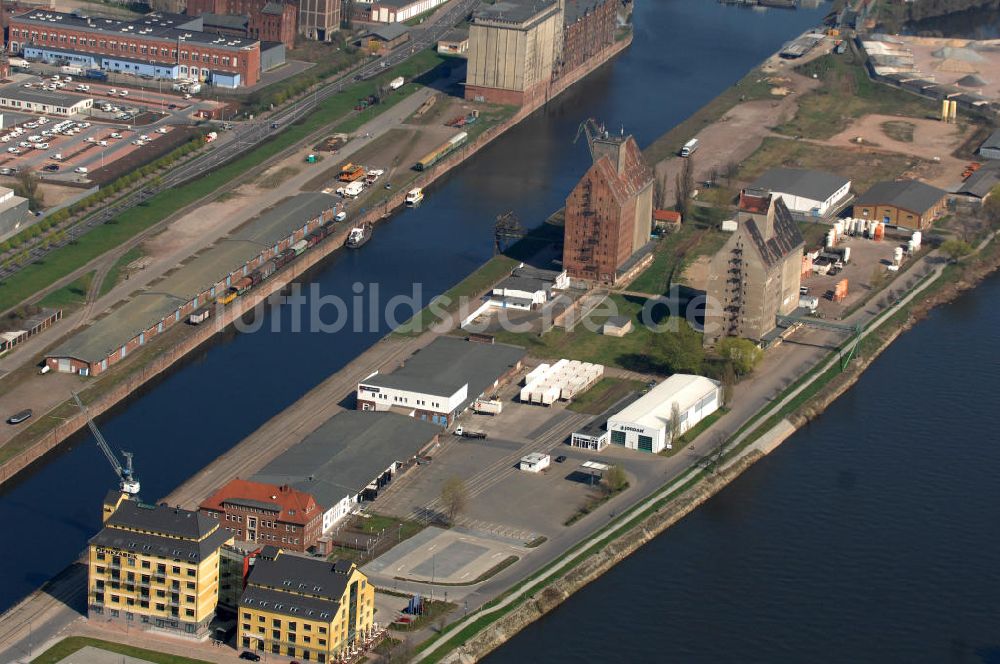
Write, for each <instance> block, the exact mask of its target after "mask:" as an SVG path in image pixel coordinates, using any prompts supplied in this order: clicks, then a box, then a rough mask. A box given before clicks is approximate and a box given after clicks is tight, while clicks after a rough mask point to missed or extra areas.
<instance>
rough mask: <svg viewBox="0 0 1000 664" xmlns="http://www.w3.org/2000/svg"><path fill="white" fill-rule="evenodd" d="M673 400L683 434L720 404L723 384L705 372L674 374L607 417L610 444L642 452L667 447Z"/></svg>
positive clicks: (655, 450) (668, 447) (669, 445)
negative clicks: (695, 374) (700, 374)
mask: <svg viewBox="0 0 1000 664" xmlns="http://www.w3.org/2000/svg"><path fill="white" fill-rule="evenodd" d="M674 404H676V405H677V410H678V415H679V417H680V424H679V426H678V430H679V433H680V434H683V433H684V432H686V431H687V430H688V429H690V428H691V427H693V426H694V425H696V424H697V423H698V422H700V421H702V420H703V419H705V418H706V417H708V416H709V415H711V414H712V413H714V412H715V411H716V410H718V409H719V406H720V405H722V387H721V384H720V383H719V382H718V381H715V380H712V379H710V378H705V377H704V376H694V375H691V374H674V375H673V376H671V377H670V378H668V379H666V380H665V381H663V382H662V383H660V384H659V385H657V386H656V387H654V388H653V389H652V390H650V391H649V392H647V393H646V394H644V395H643V396H642V398H640V399H638V400H636V401H634V402H632V403H631V404H629V405H628V406H626V407H625V409H624V410H622V411H620V412H619V413H617V414H616V415H613V416H611V417H610V418H609V419H608V436H609V439H610V441H611V444H612V445H619V446H622V447H627V448H628V449H632V450H640V451H642V452H653V453H654V454H655V453H657V452H661V451H663V450H665V449H670V448H671V446H672V442H673V441H671V424H670V420H671V418H672V417H673V410H674Z"/></svg>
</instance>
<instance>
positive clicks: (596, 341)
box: [496, 295, 705, 375]
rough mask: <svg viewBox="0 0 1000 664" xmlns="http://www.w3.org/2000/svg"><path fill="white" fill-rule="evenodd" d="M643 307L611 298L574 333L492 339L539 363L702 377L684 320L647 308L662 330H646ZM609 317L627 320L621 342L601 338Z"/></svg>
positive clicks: (698, 349)
mask: <svg viewBox="0 0 1000 664" xmlns="http://www.w3.org/2000/svg"><path fill="white" fill-rule="evenodd" d="M645 304H646V300H645V299H643V298H638V297H630V296H624V295H612V296H611V297H610V298H608V300H606V301H605V303H603V304H602V305H600V306H599V307H597V308H596V309H595V310H594V311H592V312H591V313H590V314H589V315H588V316H587V317H586V318H585V319H584V320H583V321H581V322H580V323H579V324H578V325H577V326H576V327H575V328H574V330H573V331H572V332H567V331H566V330H564V329H563V328H558V327H557V328H553V329H551V330H550V331H548V332H546V333H545V335H544V336H542V337H539V336H538V335H537V334H532V333H528V334H519V333H514V332H508V331H500V332H497V333H496V339H497V341H502V342H506V343H511V344H517V345H521V346H525V347H527V349H528V353H529V354H531V355H533V356H535V357H540V358H546V359H559V358H567V359H572V360H581V361H585V362H596V363H599V364H604V365H606V366H615V367H620V368H622V369H627V370H631V371H638V372H640V373H650V374H657V375H668V374H672V373H677V372H683V373H700V372H701V370H702V367H703V364H704V361H705V353H704V350H703V349H702V345H701V335H700V334H699V333H697V332H695V331H694V330H693V329H692V328H691V327H690V326H689V325H688V324H687V322H686V321H684V320H680V319H664V318H663V316H664V312H663V311H661V307H660V306H657V307H651V308H650V311H649V312H648V313H649V316H648V318H649V319H650V320H649V322H650V324H651V325H652V326H654V327H655V326H660V327H661V328H664V329H662V330H661V331H657V330H656V329H654V327H647V325H645V324H644V323H643V320H642V318H643V315H642V312H643V306H644V305H645ZM613 315H618V316H626V317H629V318H631V319H632V325H633V330H632V332H630V333H628V334H626V335H625V336H624V337H621V338H619V337H606V336H604V335H602V334H601V333H600V329H601V326H602V325H603V324H604V322H605V321H607V319H608V318H610V317H611V316H613ZM590 330H597V331H596V332H591V331H590Z"/></svg>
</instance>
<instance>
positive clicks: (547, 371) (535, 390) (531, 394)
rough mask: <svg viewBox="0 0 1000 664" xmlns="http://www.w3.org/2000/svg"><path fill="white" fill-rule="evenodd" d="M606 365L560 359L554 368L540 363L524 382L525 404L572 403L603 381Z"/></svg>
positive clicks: (523, 399)
mask: <svg viewBox="0 0 1000 664" xmlns="http://www.w3.org/2000/svg"><path fill="white" fill-rule="evenodd" d="M603 375H604V365H602V364H593V363H591V362H581V361H579V360H565V359H563V360H559V361H558V362H556V363H555V364H553V365H548V364H540V365H538V367H537V368H535V369H533V370H532V371H531V372H529V373H528V375H527V376H526V377H525V380H524V387H522V388H521V402H522V403H537V404H543V405H546V406H551V405H552V404H553V403H555V402H556V401H557V400H559V399H562V400H564V401H569V400H570V399H573V398H574V397H576V395H578V394H580V393H581V392H585V391H586V390H587V389H588V388H590V386H592V385H593V384H594V383H596V382H597V381H598V380H600V378H601V376H603Z"/></svg>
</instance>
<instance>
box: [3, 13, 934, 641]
mask: <svg viewBox="0 0 1000 664" xmlns="http://www.w3.org/2000/svg"><path fill="white" fill-rule="evenodd" d="M637 5H638V7H637V9H636V17H635V22H636V25H637V29H636V36H635V42H634V44H633V45H632V47H631V48H630V49H629V50H628V51H627V52H626V53H624V54H623V55H622V56H621V57H619V58H618V59H616V60H615V61H614V62H613V63H611V64H609V65H608V66H605V67H603V68H602V69H601V70H599V71H598V72H595V73H594V74H593V75H591V76H590V77H588V78H587V79H586V81H584V82H582V83H581V84H578V85H577V86H575V87H574V88H573V89H572V90H570V91H568V92H567V93H566V94H564V95H562V96H561V97H559V99H558V100H556V101H555V102H554V103H552V104H550V105H549V106H548V107H547V108H546V109H544V110H543V111H541V112H539V113H536V114H535V115H534V116H532V117H531V118H529V119H528V120H526V121H525V122H523V123H522V124H521V125H520V126H518V127H517V128H516V129H515V130H513V131H511V132H510V133H509V134H508V135H506V136H504V137H503V138H502V139H500V140H499V141H497V142H496V143H495V144H493V145H492V146H490V147H488V148H487V149H485V150H483V151H482V152H480V154H479V155H477V156H476V157H474V158H473V159H471V160H470V161H469V162H468V163H466V164H465V165H464V166H462V167H461V168H459V169H457V170H456V171H454V172H453V173H452V174H451V175H450V176H448V177H447V178H445V179H444V180H442V181H441V182H439V183H438V184H437V185H435V186H434V187H432V188H430V190H429V191H428V197H427V199H426V201H425V202H424V204H423V205H422V206H421V207H420V208H419V209H417V210H407V211H405V212H403V213H402V214H399V215H398V216H396V217H395V218H394V219H393V220H391V221H390V222H389V223H387V224H384V225H381V226H379V227H378V229H377V230H376V233H375V237H374V238H373V239H372V241H370V242H369V243H368V244H367V245H365V246H364V247H363V248H362V249H361V250H360V251H357V252H352V253H341V254H340V255H337V256H334V257H332V258H331V259H330V260H328V261H326V262H325V263H324V264H323V265H322V266H320V267H319V268H318V269H317V270H315V271H314V272H313V273H312V275H311V280H312V281H313V283H315V284H317V285H318V288H319V289H320V292H321V293H322V294H323V295H340V296H342V297H344V298H345V299H349V298H350V297H351V296H352V295H353V294H354V291H353V290H352V287H353V285H354V284H355V283H356V282H360V283H363V284H366V285H367V284H370V283H373V282H377V283H378V285H379V293H380V298H381V300H382V301H385V300H387V299H388V298H389V297H392V296H393V295H398V294H404V293H411V292H412V291H413V288H414V284H419V285H420V287H421V290H420V298H419V299H420V300H421V302H423V301H425V300H427V299H428V298H430V297H431V296H433V295H435V294H437V293H440V292H442V291H444V290H445V289H447V288H448V287H450V286H451V285H453V284H454V283H456V282H458V281H459V280H461V278H462V277H463V276H465V275H466V274H468V273H469V272H471V271H473V270H474V269H475V268H476V267H477V266H479V265H480V264H482V263H483V262H484V261H485V260H486V259H488V258H489V257H490V255H491V254H492V225H493V220H494V217H495V216H496V215H497V214H499V213H502V212H504V211H506V210H509V209H514V210H515V211H516V212H517V214H518V215H519V217H520V219H521V220H522V223H524V224H525V225H527V226H532V225H537V224H538V223H540V222H541V221H542V220H543V219H544V218H545V217H547V216H548V215H549V214H550V213H551V212H552V211H554V210H556V209H558V208H559V207H560V206H561V205H562V204H563V201H564V199H565V196H566V194H567V193H568V192H569V190H570V189H571V188H572V186H573V185H574V184H575V182H576V180H577V179H578V178H579V177H580V175H581V174H582V173H583V172H584V171H585V170H586V168H587V166H588V163H589V155H588V154H587V149H586V146H585V145H584V144H583V143H582V142H581V143H578V144H576V145H573V144H572V139H573V136H574V134H575V133H576V130H577V127H578V126H579V124H580V123H581V122H582V121H583V120H585V119H586V118H588V117H594V118H598V119H600V120H602V121H604V122H606V123H607V124H608V125H609V126H611V127H618V126H620V125H624V127H625V129H626V130H627V131H630V132H632V133H634V134H635V135H636V137H637V139H638V140H639V142H640V144H642V145H646V144H648V143H650V142H651V141H652V140H653V139H655V138H656V137H658V136H659V135H661V134H663V133H664V132H666V131H667V130H669V129H670V128H671V127H672V126H674V125H676V124H677V123H678V122H680V121H681V120H683V119H684V118H685V117H687V116H689V115H690V114H691V113H692V112H694V111H695V110H697V109H698V108H699V107H700V106H702V105H703V104H705V103H706V102H707V101H709V100H710V99H711V98H712V97H714V96H715V95H717V94H718V93H719V92H721V91H722V90H724V89H725V88H726V87H727V86H729V85H732V84H733V83H734V82H735V81H737V80H738V79H739V78H740V77H741V76H742V75H743V74H744V73H745V72H746V71H747V70H748V69H749V68H750V67H751V66H753V65H754V64H755V63H757V62H759V61H761V60H762V59H764V58H765V57H766V56H767V55H769V54H770V53H773V52H774V51H775V50H777V49H778V47H780V45H781V44H782V43H783V42H785V41H787V40H788V39H790V38H792V37H794V36H796V35H797V34H799V33H800V32H801V31H802V30H804V29H806V28H808V27H811V26H813V25H816V24H817V23H818V22H819V20H820V18H821V17H822V15H823V13H824V12H825V9H826V5H821V7H820V9H817V10H809V11H768V12H761V13H758V12H751V11H744V10H740V9H736V8H731V7H725V6H722V5H720V4H718V3H716V2H714V0H638V2H637ZM366 289H367V286H366ZM267 315H268V317H269V320H268V321H267V323H268V324H267V325H265V326H264V329H263V330H262V331H259V332H256V333H252V334H251V333H248V334H239V333H235V332H230V333H228V334H225V335H222V336H220V337H219V338H218V339H217V340H215V341H213V342H212V343H210V344H207V345H205V346H204V347H202V349H201V350H199V351H198V352H196V353H193V354H192V355H190V356H189V357H188V358H187V359H186V360H184V361H183V362H181V363H179V364H178V365H177V366H176V367H175V368H174V369H173V370H172V371H170V372H169V373H168V374H167V375H166V376H164V377H162V378H161V379H159V380H157V381H156V382H155V383H153V384H150V385H148V386H147V387H145V388H144V389H142V390H140V391H138V392H137V393H136V394H134V395H132V396H131V397H130V398H129V399H128V400H127V401H126V402H123V403H122V404H121V405H119V406H118V407H116V408H115V409H113V410H112V411H110V412H109V413H107V414H105V415H104V416H102V417H101V418H99V421H98V424H99V425H100V427H101V429H102V431H103V432H104V435H105V437H106V438H107V439H108V440H109V441H111V442H112V444H113V445H115V446H116V447H119V448H121V449H126V450H130V451H133V452H134V453H135V460H136V468H137V474H138V476H139V478H140V479H141V481H142V486H143V495H144V497H145V498H146V499H147V500H156V499H157V498H158V497H160V496H165V495H166V494H168V493H169V492H170V491H171V490H172V489H173V488H174V487H176V486H177V485H179V484H180V483H182V482H183V481H184V480H185V478H187V477H189V476H191V475H192V474H194V473H195V472H197V471H198V470H199V469H200V468H202V467H203V466H205V465H206V464H208V463H209V462H210V461H212V460H213V459H214V458H215V457H217V456H218V455H219V454H221V453H222V452H224V451H226V450H228V449H229V448H230V447H232V446H233V445H235V444H236V443H238V442H239V441H240V440H241V439H243V438H244V437H245V436H246V435H248V434H249V433H251V432H252V431H254V430H255V429H256V428H257V427H259V426H260V425H261V424H263V423H264V422H266V421H267V420H268V419H270V418H271V417H272V416H273V415H275V414H277V413H278V412H280V411H281V410H282V409H284V408H285V407H286V406H288V405H289V404H291V403H293V402H294V401H295V400H296V399H298V398H299V397H300V396H302V395H303V394H304V393H305V392H307V391H308V390H309V389H310V388H312V387H314V386H315V385H316V384H318V383H319V382H320V381H322V380H323V379H324V378H326V377H327V376H329V375H330V374H331V373H333V372H335V371H337V370H338V369H340V368H341V367H342V366H344V365H345V364H346V363H347V362H348V361H349V360H350V359H351V358H353V357H355V356H356V355H357V354H358V353H360V352H361V351H363V350H364V349H366V348H367V347H369V346H371V345H372V344H373V343H375V342H376V341H377V340H378V338H380V337H381V336H382V335H383V334H384V333H385V331H386V330H385V329H384V328H383V329H379V330H367V331H364V332H360V333H354V332H350V331H346V332H340V333H336V334H329V333H321V332H312V333H310V332H292V331H289V322H290V314H289V311H288V310H287V308H282V309H275V310H272V311H270V312H268V314H267ZM403 318H405V316H403ZM272 319H274V320H273V321H272ZM274 321H276V322H278V323H280V325H279V326H278V327H280V330H279V331H272V325H271V323H272V322H274ZM857 429H858V430H860V429H861V425H860V424H858V425H857ZM896 461H897V462H899V465H900V466H901V467H905V464H906V461H907V456H902V457H899V458H897V459H896ZM114 480H115V478H114V476H113V474H112V472H111V469H110V468H109V467H108V466H107V464H106V461H105V459H104V458H103V456H102V455H101V454H100V452H99V451H98V450H97V448H96V446H95V445H94V442H93V441H92V440H91V438H90V436H89V434H87V433H85V432H81V433H79V434H77V435H76V436H74V437H72V438H71V439H70V440H69V441H68V442H67V444H66V445H64V446H62V447H61V448H60V449H59V450H57V451H55V452H54V453H53V454H51V455H49V456H48V457H47V458H45V459H44V460H42V461H41V462H40V463H38V464H36V466H35V467H33V468H32V469H30V470H29V471H28V472H25V473H24V474H23V475H22V476H21V477H20V478H19V479H18V480H17V481H15V482H12V483H8V484H7V485H5V486H3V487H2V489H0V523H2V524H3V532H4V534H5V535H6V536H7V541H6V544H7V545H6V546H3V547H0V610H2V609H4V608H7V607H9V606H10V605H11V604H13V603H14V602H16V601H17V600H18V599H19V598H21V597H23V596H24V595H26V594H27V593H29V592H30V591H31V590H33V589H34V588H36V587H38V585H40V584H41V583H42V582H44V581H45V580H46V579H48V578H50V577H51V576H52V575H53V574H55V573H57V572H58V571H59V570H61V569H62V568H63V567H65V566H66V565H67V564H68V563H69V562H70V561H71V560H73V559H74V558H75V557H76V556H77V554H78V553H79V552H80V551H81V550H82V549H83V548H84V546H85V545H86V542H87V539H88V538H89V537H90V536H92V535H93V534H94V533H95V532H96V531H97V529H98V528H99V525H100V501H101V499H102V497H103V495H104V493H105V492H106V491H107V490H108V489H110V488H113V487H114V486H115V481H114ZM745 525H746V524H743V523H742V522H741V520H740V519H734V521H733V524H732V528H733V529H734V530H737V529H739V528H740V527H741V526H745ZM800 532H801V530H800ZM15 542H16V543H17V545H16V546H14V545H13V544H14V543H15ZM926 546H927V543H926V542H921V543H920V545H919V548H923V547H926ZM700 555H705V554H700ZM676 565H677V562H676V561H671V562H669V563H667V564H666V565H664V564H662V563H655V564H653V565H652V567H651V568H650V570H651V571H655V570H657V569H668V570H675V569H676ZM668 576H672V575H668ZM897 590H898V589H897V588H893V592H896V591H897ZM616 603H617V605H618V607H617V608H618V611H617V612H616V613H617V614H618V615H619V616H621V617H622V619H624V618H625V613H624V612H623V611H622V609H623V608H627V607H628V604H630V602H629V603H622V602H621V601H620V598H619V600H618V601H617V602H616ZM942 610H943V611H944V610H945V609H944V607H942ZM601 613H602V614H607V613H608V612H607V611H606V610H604V611H601ZM678 617H679V616H672V617H667V616H661V615H658V616H657V620H656V622H657V623H669V622H671V621H672V620H675V619H677V618H678ZM601 622H602V624H603V625H604V626H607V624H606V621H604V620H602V621H601Z"/></svg>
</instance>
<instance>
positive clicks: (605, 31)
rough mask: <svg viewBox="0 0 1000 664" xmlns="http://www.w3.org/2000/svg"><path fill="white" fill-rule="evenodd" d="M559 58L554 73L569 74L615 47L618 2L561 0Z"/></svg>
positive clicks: (619, 3)
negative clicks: (561, 46)
mask: <svg viewBox="0 0 1000 664" xmlns="http://www.w3.org/2000/svg"><path fill="white" fill-rule="evenodd" d="M564 2H565V5H564V11H565V18H564V19H563V24H564V25H563V48H562V57H561V58H560V60H559V62H558V63H557V67H556V73H557V75H560V74H562V73H564V72H569V71H573V70H574V69H576V68H577V67H579V66H580V65H582V64H583V63H584V62H586V61H587V60H588V59H589V58H591V57H593V56H595V55H597V54H598V53H600V52H601V51H602V50H604V49H605V48H607V47H608V46H611V45H612V44H614V43H615V29H616V27H617V24H618V22H617V16H618V8H619V7H620V6H621V0H564Z"/></svg>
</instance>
